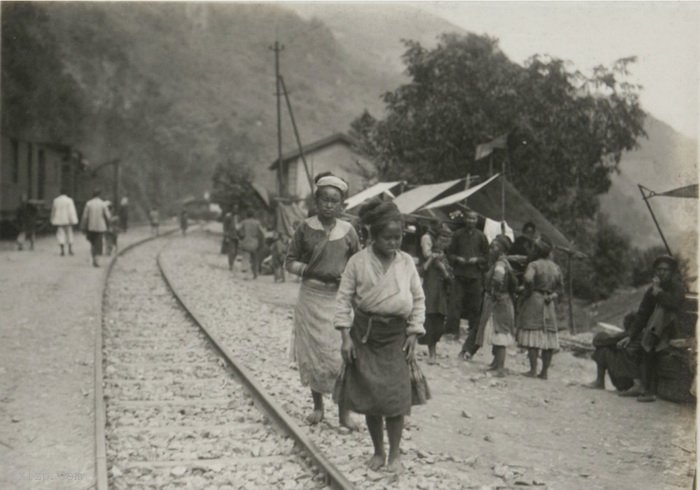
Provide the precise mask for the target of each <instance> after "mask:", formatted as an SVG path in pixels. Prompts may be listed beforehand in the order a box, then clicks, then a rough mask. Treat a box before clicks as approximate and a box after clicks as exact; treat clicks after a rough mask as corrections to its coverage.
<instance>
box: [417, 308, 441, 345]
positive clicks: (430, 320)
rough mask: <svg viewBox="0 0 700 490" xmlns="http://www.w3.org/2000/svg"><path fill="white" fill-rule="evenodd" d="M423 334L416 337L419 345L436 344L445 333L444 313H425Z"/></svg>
mask: <svg viewBox="0 0 700 490" xmlns="http://www.w3.org/2000/svg"><path fill="white" fill-rule="evenodd" d="M424 327H425V335H423V336H422V337H420V338H419V339H418V343H419V344H421V345H432V344H437V343H438V342H439V341H440V338H442V335H443V334H444V333H445V315H443V314H441V313H427V314H426V315H425V324H424Z"/></svg>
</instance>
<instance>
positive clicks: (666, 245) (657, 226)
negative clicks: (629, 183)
mask: <svg viewBox="0 0 700 490" xmlns="http://www.w3.org/2000/svg"><path fill="white" fill-rule="evenodd" d="M637 187H639V192H641V193H642V199H644V204H646V205H647V208H649V213H650V214H651V219H653V220H654V224H655V225H656V229H657V230H658V231H659V235H661V240H662V241H663V242H664V247H666V252H668V254H669V255H673V254H672V253H671V247H669V246H668V242H667V241H666V237H665V236H664V232H663V231H661V227H660V226H659V222H658V221H656V215H655V214H654V211H653V210H652V209H651V204H649V198H650V197H651V196H647V195H646V193H645V192H644V190H645V189H646V187H644V186H643V185H641V184H637ZM647 190H649V189H647Z"/></svg>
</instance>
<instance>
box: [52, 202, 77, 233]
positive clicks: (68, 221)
mask: <svg viewBox="0 0 700 490" xmlns="http://www.w3.org/2000/svg"><path fill="white" fill-rule="evenodd" d="M51 224H52V225H54V226H66V225H77V224H78V213H77V212H76V210H75V203H74V202H73V199H71V198H70V197H68V196H66V195H65V194H61V195H60V196H58V197H57V198H56V199H54V200H53V206H51Z"/></svg>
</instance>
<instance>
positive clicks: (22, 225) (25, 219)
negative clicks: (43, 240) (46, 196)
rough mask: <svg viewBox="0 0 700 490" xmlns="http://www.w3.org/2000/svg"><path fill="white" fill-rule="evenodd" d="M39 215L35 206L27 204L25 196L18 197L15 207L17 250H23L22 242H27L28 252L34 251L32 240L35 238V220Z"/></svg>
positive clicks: (27, 200)
mask: <svg viewBox="0 0 700 490" xmlns="http://www.w3.org/2000/svg"><path fill="white" fill-rule="evenodd" d="M38 214H39V212H38V210H37V209H36V206H34V204H32V203H31V202H29V199H28V198H27V195H26V194H22V196H21V197H20V202H19V206H18V207H17V228H18V229H19V233H18V234H17V249H18V250H22V249H24V242H25V241H29V250H34V239H35V237H36V219H37V215H38Z"/></svg>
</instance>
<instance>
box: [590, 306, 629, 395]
mask: <svg viewBox="0 0 700 490" xmlns="http://www.w3.org/2000/svg"><path fill="white" fill-rule="evenodd" d="M636 318H637V314H636V313H630V314H628V315H626V316H625V320H624V326H625V330H624V331H623V332H620V333H616V334H609V333H607V332H601V333H599V334H597V335H596V336H595V337H594V338H593V346H594V347H595V352H594V353H593V360H594V361H595V363H596V367H597V368H598V373H597V376H596V379H595V381H593V382H592V383H589V384H587V385H584V386H585V387H587V388H594V389H599V390H604V389H605V373H607V374H608V375H609V376H610V381H612V384H613V386H615V388H616V389H617V390H618V391H625V390H629V389H630V388H632V387H634V388H636V391H638V392H640V393H641V391H642V384H641V381H639V377H640V376H639V366H638V365H637V363H638V359H637V357H636V356H635V355H634V353H632V352H631V351H630V350H629V349H620V348H619V347H618V346H617V343H618V342H619V341H620V340H622V339H623V338H625V337H627V336H628V335H629V331H630V329H631V328H632V325H633V324H634V322H635V320H636Z"/></svg>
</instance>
